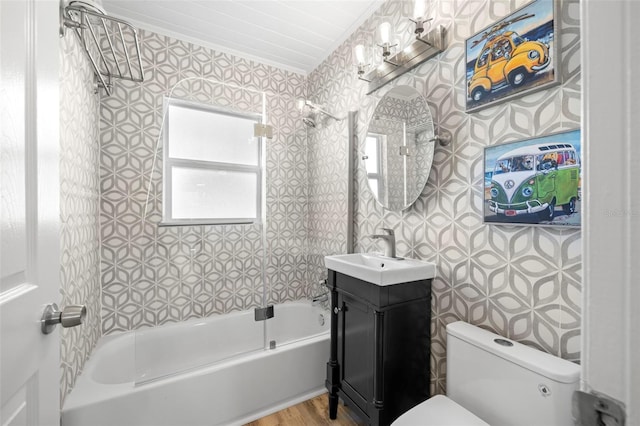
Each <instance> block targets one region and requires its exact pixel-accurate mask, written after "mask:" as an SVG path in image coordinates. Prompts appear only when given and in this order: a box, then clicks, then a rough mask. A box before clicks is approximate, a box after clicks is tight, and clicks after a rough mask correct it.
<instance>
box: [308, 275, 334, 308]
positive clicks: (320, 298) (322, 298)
mask: <svg viewBox="0 0 640 426" xmlns="http://www.w3.org/2000/svg"><path fill="white" fill-rule="evenodd" d="M318 284H319V285H320V288H324V293H320V294H318V295H317V296H313V297H312V298H311V306H317V305H319V304H320V303H324V302H326V301H328V300H329V292H330V291H331V290H329V286H328V285H327V279H326V278H323V279H321V280H320V281H319V282H318Z"/></svg>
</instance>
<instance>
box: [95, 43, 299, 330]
mask: <svg viewBox="0 0 640 426" xmlns="http://www.w3.org/2000/svg"><path fill="white" fill-rule="evenodd" d="M140 43H141V52H142V62H143V66H144V68H145V74H146V75H145V82H144V83H142V84H138V83H130V82H117V84H116V86H115V89H114V92H113V94H112V96H109V97H105V98H103V99H102V103H101V107H100V143H101V156H100V182H101V211H100V214H101V223H100V235H101V238H102V246H101V253H102V266H101V273H102V291H103V294H102V330H103V332H104V333H112V332H116V331H123V330H131V329H136V328H139V327H149V326H155V325H159V324H163V323H166V322H172V321H181V320H184V319H188V318H193V317H203V316H208V315H212V314H217V313H226V312H230V311H234V310H244V309H249V308H253V307H255V306H259V305H262V295H263V288H264V286H263V277H262V270H263V268H264V269H265V273H266V297H267V302H269V303H279V302H283V301H287V300H297V299H301V298H304V297H306V296H307V292H308V287H307V275H306V237H307V228H306V217H307V210H306V209H307V204H306V202H307V190H306V188H307V166H306V157H307V151H306V130H305V128H304V127H303V125H302V122H301V120H300V119H299V118H300V113H299V112H298V110H297V109H296V102H295V100H296V98H301V97H303V96H304V91H305V79H304V77H303V76H301V75H298V74H294V73H291V72H286V71H282V70H279V69H276V68H273V67H270V66H266V65H263V64H258V63H254V62H252V61H249V60H246V59H242V58H239V57H234V56H231V55H228V54H223V53H219V52H215V51H212V50H210V49H206V48H203V47H199V46H195V45H193V44H190V43H187V42H184V41H180V40H175V39H172V38H170V37H165V36H161V35H158V34H155V33H153V32H149V31H141V32H140ZM185 79H187V80H186V81H185ZM213 82H222V83H226V84H228V85H227V86H225V85H221V84H216V83H213ZM231 86H237V87H242V88H244V89H247V90H244V89H243V90H239V89H236V88H234V87H231ZM176 87H177V89H175V90H174V91H173V92H172V95H173V96H174V97H179V98H183V99H185V98H186V99H191V100H197V101H198V102H202V103H206V104H215V105H222V106H227V107H229V108H232V109H234V110H237V111H249V112H261V107H260V104H259V102H260V96H256V94H255V92H252V90H253V91H264V92H266V93H267V96H266V99H267V106H266V109H267V115H268V123H269V124H271V125H272V126H273V129H274V137H273V139H271V140H269V141H268V142H267V150H266V164H267V170H266V179H267V187H266V205H267V211H266V215H267V221H266V225H264V226H266V240H265V241H266V246H265V245H263V239H262V230H263V225H236V226H183V227H158V223H159V222H160V219H161V217H160V214H161V203H162V180H161V173H159V172H156V173H154V175H153V176H152V181H151V182H152V185H151V192H150V204H149V205H148V211H147V214H146V217H145V204H146V199H147V188H148V182H149V177H150V171H151V169H152V167H153V163H154V156H155V158H156V160H157V161H156V170H161V168H162V161H161V160H162V150H161V145H160V149H159V150H157V151H156V147H157V139H158V136H159V134H160V125H161V122H162V113H163V110H162V106H163V97H164V96H165V95H168V94H169V93H170V91H171V90H172V89H174V88H176Z"/></svg>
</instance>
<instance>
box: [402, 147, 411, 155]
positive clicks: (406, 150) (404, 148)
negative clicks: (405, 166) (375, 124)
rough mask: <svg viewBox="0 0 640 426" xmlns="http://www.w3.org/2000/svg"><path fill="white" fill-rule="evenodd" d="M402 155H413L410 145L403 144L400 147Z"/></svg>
mask: <svg viewBox="0 0 640 426" xmlns="http://www.w3.org/2000/svg"><path fill="white" fill-rule="evenodd" d="M400 155H405V156H407V157H408V156H410V155H411V150H410V149H409V147H408V146H404V145H403V146H401V147H400Z"/></svg>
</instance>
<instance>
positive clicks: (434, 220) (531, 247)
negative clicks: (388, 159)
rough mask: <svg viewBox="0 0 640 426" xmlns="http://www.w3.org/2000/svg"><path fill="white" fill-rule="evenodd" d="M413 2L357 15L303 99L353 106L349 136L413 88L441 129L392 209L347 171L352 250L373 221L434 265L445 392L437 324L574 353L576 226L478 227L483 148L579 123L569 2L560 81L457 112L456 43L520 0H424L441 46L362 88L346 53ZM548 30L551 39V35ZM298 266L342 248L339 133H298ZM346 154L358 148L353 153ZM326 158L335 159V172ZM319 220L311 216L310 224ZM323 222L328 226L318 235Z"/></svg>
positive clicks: (402, 23) (459, 65)
mask: <svg viewBox="0 0 640 426" xmlns="http://www.w3.org/2000/svg"><path fill="white" fill-rule="evenodd" d="M412 3H413V2H408V1H395V0H391V1H388V2H387V3H385V4H384V5H383V6H382V7H381V9H380V10H379V11H378V12H376V13H375V14H374V16H373V17H372V18H370V19H369V20H368V21H366V22H365V23H364V24H363V25H362V26H361V27H360V28H359V29H358V30H357V31H356V32H355V33H354V34H353V35H352V36H351V37H350V38H349V39H348V40H347V42H345V43H344V44H343V45H341V46H340V47H339V48H338V49H337V50H336V51H335V52H334V53H333V54H331V55H330V56H329V58H328V59H327V60H326V61H325V62H323V63H322V64H321V65H320V66H319V67H318V68H317V69H316V70H315V71H314V72H313V73H312V74H311V75H310V76H309V79H308V80H309V81H308V84H309V96H310V97H311V98H312V99H313V100H314V101H315V102H318V103H321V104H325V105H331V106H332V109H333V110H334V111H337V112H346V111H348V110H358V111H359V114H358V123H357V133H358V136H359V139H360V140H363V139H364V136H365V132H366V128H367V123H368V121H369V119H370V118H371V116H372V115H373V111H374V109H375V105H376V102H377V101H378V100H379V99H380V98H381V96H382V95H383V94H384V93H385V92H386V91H387V90H389V89H390V88H391V87H394V86H396V85H399V84H409V85H412V86H414V87H416V88H417V89H418V90H419V91H421V93H423V94H424V96H425V97H426V99H427V102H428V103H429V106H430V108H431V112H432V115H433V116H434V121H435V123H436V125H440V126H442V127H443V128H445V129H447V130H449V131H450V132H451V133H452V134H453V143H452V144H451V145H449V146H448V147H439V146H437V147H436V152H435V156H434V164H433V167H432V170H431V174H430V177H429V181H428V183H427V186H426V188H425V189H424V191H423V193H422V195H421V196H420V197H419V198H418V200H417V201H416V203H415V204H414V205H413V206H412V207H411V208H409V209H407V210H406V211H404V212H401V213H398V212H389V211H386V210H383V209H382V208H381V207H380V206H379V205H378V204H377V203H376V202H375V200H374V199H373V197H372V195H371V193H370V191H369V189H368V186H367V182H366V172H365V171H364V167H363V165H362V164H360V163H359V164H358V168H357V176H356V194H355V196H356V203H355V206H354V207H355V224H354V228H355V234H354V238H355V243H356V251H378V252H381V251H382V250H383V247H382V245H379V246H378V245H377V244H378V243H377V242H375V241H374V240H372V239H370V238H368V235H371V234H373V233H376V231H378V230H379V228H381V227H383V226H384V227H391V228H394V229H395V230H396V238H397V244H398V246H397V248H398V255H400V256H408V257H414V258H420V259H426V260H430V261H434V262H435V263H436V264H437V265H438V275H437V277H436V278H435V279H434V280H433V302H432V367H431V374H432V391H433V392H437V393H443V392H444V390H445V338H446V336H445V326H446V324H448V323H450V322H452V321H456V320H465V321H468V322H470V323H473V324H478V325H481V326H483V327H485V328H488V329H490V330H493V331H495V332H497V333H500V334H502V335H504V336H507V337H509V338H512V339H514V340H517V341H521V342H523V343H526V344H530V345H533V346H535V347H537V348H539V349H542V350H544V351H546V352H549V353H552V354H554V355H557V356H560V357H562V358H565V359H569V360H575V361H577V360H579V358H580V353H579V348H580V315H581V306H580V304H581V263H582V256H581V246H580V244H581V234H580V230H576V229H567V228H544V227H530V226H495V225H494V226H489V225H484V224H483V223H482V213H483V210H482V209H483V189H482V185H483V176H484V173H483V164H482V163H483V158H482V157H483V148H484V147H485V146H487V145H493V144H500V143H504V142H509V141H513V140H518V139H522V138H526V137H531V136H538V135H544V134H548V133H553V132H558V131H560V130H565V129H572V128H577V127H579V126H580V119H581V117H580V89H581V81H580V57H579V56H580V38H579V3H578V1H577V0H569V1H564V2H563V3H562V7H561V23H560V27H561V35H560V37H559V40H560V51H561V56H562V63H561V66H560V71H561V73H562V76H563V84H562V85H560V86H555V87H554V88H551V89H547V90H543V91H541V92H538V93H534V94H530V95H528V96H523V97H521V98H518V99H516V100H513V101H511V102H508V103H504V104H501V105H496V106H493V107H490V108H487V109H484V110H481V111H479V112H476V113H473V114H467V113H465V112H464V101H465V46H464V42H465V39H466V38H467V37H469V36H471V35H473V34H475V33H476V32H478V31H480V30H481V29H483V28H484V27H486V26H488V25H489V24H491V23H493V22H494V21H496V20H498V19H499V18H501V17H503V16H506V15H508V14H509V13H511V12H512V11H513V10H515V9H517V8H518V7H521V6H522V5H523V4H524V3H526V2H525V1H506V0H466V1H459V2H454V1H451V0H435V1H432V2H429V4H430V6H429V10H430V12H431V15H430V16H433V17H434V18H435V19H434V22H433V23H434V25H437V24H440V25H443V26H444V27H445V28H446V31H447V36H446V39H447V49H446V51H445V52H443V53H442V54H440V55H438V56H437V57H435V58H433V59H431V60H429V61H427V62H426V63H424V64H422V65H420V66H419V67H417V68H416V69H415V70H414V71H412V72H410V73H409V74H408V75H405V76H402V77H400V78H399V79H397V80H396V81H394V82H392V83H390V84H388V85H387V86H386V87H384V88H382V89H380V90H378V91H377V92H375V93H373V94H372V95H369V96H367V95H366V94H365V93H366V92H365V90H366V83H365V82H362V81H359V80H357V78H356V73H355V68H354V67H353V66H352V65H351V64H352V63H353V60H352V56H351V55H352V49H353V47H354V46H355V45H356V44H358V43H362V42H365V43H371V42H372V39H373V36H374V34H375V28H376V27H377V26H378V25H379V24H380V23H381V22H383V21H386V20H388V21H390V22H391V23H392V27H393V28H395V29H396V34H397V35H398V36H399V37H400V38H401V43H406V42H407V41H408V38H409V37H410V31H409V25H412V24H411V23H410V22H409V21H408V19H407V17H409V16H410V15H411V13H412V7H413V5H412ZM556 37H557V35H556ZM309 147H310V154H309V176H310V185H309V194H310V199H313V201H314V202H310V204H309V217H310V218H311V221H310V225H309V226H310V230H313V228H314V227H320V228H321V229H323V230H325V231H327V232H326V233H325V236H324V237H323V239H321V238H319V237H318V236H316V240H315V241H314V235H310V247H311V248H312V249H313V251H312V254H313V255H312V256H311V257H310V259H309V267H310V271H312V272H314V273H316V274H318V273H320V271H321V270H322V264H321V262H322V256H323V255H325V254H332V253H339V252H344V250H345V249H346V245H344V241H343V239H342V235H343V234H344V233H345V232H346V223H344V222H340V221H339V220H336V218H340V217H346V203H342V202H340V203H336V202H335V200H336V199H341V198H340V197H341V194H343V193H346V189H347V178H346V176H347V175H346V164H345V161H346V160H345V159H346V150H347V141H346V130H344V129H340V131H339V132H338V131H335V132H332V133H331V134H328V135H327V134H324V133H323V132H322V131H320V132H313V133H311V134H310V139H309ZM355 157H356V158H358V156H357V155H356V156H355ZM335 165H340V166H343V168H340V167H336V166H335ZM315 218H319V223H314V220H315ZM330 229H332V230H333V233H328V231H329V230H330Z"/></svg>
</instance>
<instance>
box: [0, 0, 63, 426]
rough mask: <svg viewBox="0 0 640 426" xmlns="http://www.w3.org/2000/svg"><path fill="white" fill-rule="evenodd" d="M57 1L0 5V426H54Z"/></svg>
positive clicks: (17, 0) (7, 0)
mask: <svg viewBox="0 0 640 426" xmlns="http://www.w3.org/2000/svg"><path fill="white" fill-rule="evenodd" d="M57 25H58V3H57V1H53V0H0V137H1V139H0V155H1V157H0V174H1V180H0V195H1V197H2V201H1V209H0V215H1V216H0V224H1V227H0V232H1V234H0V241H1V243H0V249H1V250H0V424H1V425H3V426H4V425H59V424H60V419H59V418H60V415H59V406H60V391H59V388H60V369H59V351H60V349H59V347H60V342H59V334H58V330H56V331H54V332H53V333H51V334H48V335H44V334H42V332H41V330H40V318H41V316H42V312H43V310H44V307H45V306H46V305H47V304H49V303H52V302H57V301H58V299H59V292H58V288H59V271H60V267H59V260H58V258H59V256H58V251H59V242H58V227H59V226H58V224H59V216H60V215H59V199H58V197H59V178H58V139H59V137H58V134H59V130H58V109H59V105H58V80H59V79H58V43H59V40H58V30H57Z"/></svg>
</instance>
